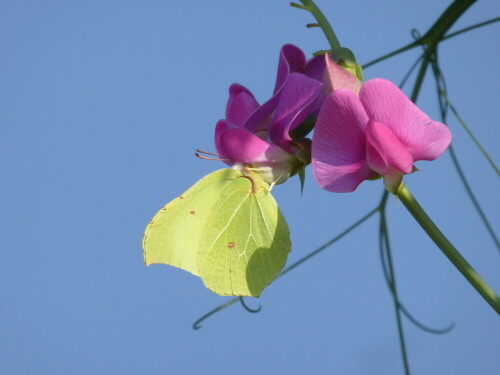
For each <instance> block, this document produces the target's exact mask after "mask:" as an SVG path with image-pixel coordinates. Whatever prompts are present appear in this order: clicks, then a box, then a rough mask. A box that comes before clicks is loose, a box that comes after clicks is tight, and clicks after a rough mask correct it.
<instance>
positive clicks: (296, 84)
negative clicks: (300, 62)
mask: <svg viewBox="0 0 500 375" xmlns="http://www.w3.org/2000/svg"><path fill="white" fill-rule="evenodd" d="M320 93H321V83H319V82H318V81H316V80H314V79H312V78H309V77H307V76H305V75H303V74H300V73H292V74H290V75H289V76H288V78H287V80H286V82H285V84H284V86H283V88H282V89H281V94H280V97H279V100H278V104H277V106H276V111H275V113H274V116H273V119H272V120H271V124H270V126H269V136H270V139H271V141H272V142H273V143H275V144H277V145H279V146H281V147H283V148H284V149H285V150H287V151H288V152H293V150H292V149H291V145H289V143H290V141H291V140H292V139H291V138H290V135H289V133H290V131H292V130H293V129H295V128H296V127H297V126H299V125H300V124H301V123H302V122H303V121H304V120H305V118H306V117H307V115H308V114H309V113H310V112H311V110H312V108H313V107H314V105H315V102H316V99H317V98H318V96H319V95H320Z"/></svg>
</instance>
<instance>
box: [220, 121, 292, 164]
mask: <svg viewBox="0 0 500 375" xmlns="http://www.w3.org/2000/svg"><path fill="white" fill-rule="evenodd" d="M220 144H221V146H222V148H223V149H224V152H225V154H224V155H225V156H227V157H229V158H230V159H231V160H233V161H234V162H238V163H262V162H265V163H281V162H286V161H288V160H290V159H291V158H293V155H291V154H289V153H288V152H286V151H285V150H283V149H282V148H281V147H279V146H276V145H273V144H271V143H268V142H266V141H264V140H262V139H260V138H259V137H257V136H256V135H255V134H253V133H251V132H250V131H248V130H247V129H242V128H234V129H229V130H226V131H225V132H223V133H222V134H221V135H220Z"/></svg>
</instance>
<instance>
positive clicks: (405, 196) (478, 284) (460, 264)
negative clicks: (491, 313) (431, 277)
mask: <svg viewBox="0 0 500 375" xmlns="http://www.w3.org/2000/svg"><path fill="white" fill-rule="evenodd" d="M397 196H398V197H399V199H400V200H401V202H403V204H404V205H405V207H406V208H407V209H408V211H409V212H410V213H411V215H412V216H413V217H414V219H415V220H416V221H417V222H418V223H419V224H420V226H421V227H422V229H423V230H425V232H426V233H427V235H428V236H429V237H430V238H431V239H432V240H433V241H434V243H435V244H436V245H437V246H438V247H439V248H440V249H441V251H442V252H443V253H444V255H446V257H447V258H448V259H449V260H450V261H451V262H452V263H453V265H454V266H455V267H456V268H457V269H458V270H459V271H460V273H461V274H462V275H463V276H464V277H465V278H466V279H467V281H469V283H470V284H471V285H472V286H473V287H474V288H475V289H476V290H477V291H478V293H479V294H480V295H481V296H482V297H483V298H484V299H485V300H486V302H488V303H489V304H490V306H491V307H492V308H493V309H494V310H495V311H496V312H497V314H500V298H499V297H498V296H497V295H496V293H495V292H494V291H493V289H491V288H490V286H489V285H488V284H487V283H486V282H485V281H484V280H483V279H482V278H481V276H479V274H478V273H477V272H476V271H475V270H474V268H472V266H471V265H470V264H469V263H468V262H467V261H466V260H465V258H464V257H463V256H462V255H461V254H460V253H459V252H458V250H457V249H455V247H454V246H453V245H452V244H451V242H450V241H449V240H448V239H447V238H446V237H445V235H444V234H443V233H442V232H441V231H440V230H439V228H438V227H437V226H436V225H435V224H434V223H433V221H432V220H431V219H430V217H429V216H427V214H426V213H425V211H424V210H423V209H422V207H421V206H420V205H419V204H418V202H417V201H416V199H415V198H414V197H413V195H412V194H411V193H410V191H409V190H408V189H407V188H406V186H405V185H404V184H401V186H400V187H399V189H398V191H397Z"/></svg>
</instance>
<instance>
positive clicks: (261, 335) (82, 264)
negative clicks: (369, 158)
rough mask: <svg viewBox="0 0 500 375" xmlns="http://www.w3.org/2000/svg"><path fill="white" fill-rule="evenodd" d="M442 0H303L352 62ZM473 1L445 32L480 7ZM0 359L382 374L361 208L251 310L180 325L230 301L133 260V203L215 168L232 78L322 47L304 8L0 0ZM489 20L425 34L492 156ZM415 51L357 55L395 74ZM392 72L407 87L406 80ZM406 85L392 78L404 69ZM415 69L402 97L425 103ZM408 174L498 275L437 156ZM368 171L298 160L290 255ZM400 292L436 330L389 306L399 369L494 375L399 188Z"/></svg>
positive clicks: (462, 245)
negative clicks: (322, 182)
mask: <svg viewBox="0 0 500 375" xmlns="http://www.w3.org/2000/svg"><path fill="white" fill-rule="evenodd" d="M448 3H449V1H446V2H436V1H430V0H425V1H420V2H404V4H403V5H402V2H401V1H396V0H383V1H379V2H377V6H376V7H372V6H370V5H371V4H372V3H371V2H367V1H362V0H351V1H349V2H330V1H321V0H318V5H319V6H320V7H321V8H322V10H323V11H324V13H325V14H326V15H327V16H328V17H329V19H330V21H331V23H332V25H333V27H334V29H335V31H336V33H337V36H338V37H339V39H340V41H341V43H342V44H343V45H345V46H347V47H349V48H351V49H352V50H353V51H354V52H355V54H356V57H357V59H358V61H359V62H360V63H365V62H368V61H370V60H371V59H374V58H376V57H378V56H380V55H382V54H384V53H387V52H390V51H392V50H393V49H396V48H398V47H400V46H402V45H404V44H406V43H408V42H409V41H411V36H410V30H411V29H412V28H414V27H415V28H417V29H419V30H420V31H421V32H422V33H423V32H425V31H426V30H427V28H428V27H429V26H430V25H431V24H432V23H433V22H434V21H435V20H436V19H437V17H438V16H439V14H441V12H442V11H443V10H444V9H445V8H446V7H447V5H448ZM499 11H500V6H499V4H498V2H497V1H494V0H489V1H486V0H485V1H480V2H477V3H476V4H474V5H472V6H471V8H470V9H469V10H468V11H467V13H466V14H465V15H464V16H463V17H462V18H461V19H460V20H459V21H458V22H457V23H456V24H455V26H454V27H453V30H458V29H460V28H462V27H466V26H469V25H472V24H475V23H478V22H481V21H485V20H487V19H490V18H492V17H496V16H498V14H499ZM0 18H1V22H0V49H1V51H2V58H1V59H0V72H2V83H1V84H0V103H1V104H0V124H1V126H2V130H3V132H2V137H1V141H0V142H1V148H0V149H1V152H2V157H1V159H0V160H1V169H0V170H1V172H2V176H3V183H2V184H1V187H0V191H1V193H2V197H3V199H2V210H0V220H1V225H2V228H3V229H2V234H3V235H2V236H1V239H0V244H1V248H2V252H1V255H0V299H1V301H2V303H1V304H0V373H2V374H19V375H24V374H89V373H92V374H115V373H120V374H140V373H147V374H151V375H154V374H165V373H168V374H193V373H215V372H217V373H220V374H230V373H231V374H232V373H235V372H237V373H239V374H255V373H262V374H268V373H286V374H304V373H314V374H324V373H325V374H326V373H336V374H401V373H402V364H401V358H400V355H399V346H398V340H397V331H396V323H395V316H394V308H393V304H392V300H391V296H390V293H389V291H388V289H387V287H386V285H385V282H384V279H383V275H382V270H381V265H380V259H379V255H378V248H377V235H378V229H377V226H378V222H377V219H376V218H372V219H371V220H370V221H369V222H367V223H365V224H363V225H362V226H361V227H359V228H358V229H357V230H356V231H355V232H353V233H351V234H350V235H348V236H347V237H345V238H343V239H342V240H341V241H339V242H338V243H336V244H335V245H334V246H332V247H331V248H329V249H328V250H326V251H325V252H324V253H322V254H321V255H318V256H317V257H315V258H313V259H312V260H310V261H309V262H307V263H306V264H304V265H302V266H301V267H299V268H298V269H296V270H294V271H293V272H290V273H289V274H288V275H287V276H286V277H283V278H282V279H280V280H278V281H276V282H275V283H273V284H272V285H271V286H269V287H268V288H267V289H266V290H265V292H264V293H263V295H262V296H261V298H259V299H258V300H254V299H249V300H248V304H249V305H250V306H252V307H256V306H258V305H259V304H260V305H262V311H261V312H260V313H259V314H249V313H248V312H246V311H244V310H243V309H242V308H241V307H240V306H239V305H234V306H232V307H231V308H229V309H227V310H224V311H222V312H220V313H219V314H217V315H215V316H213V317H212V318H211V319H209V320H207V321H206V322H204V326H203V329H201V330H199V331H193V330H192V329H191V324H192V323H193V322H194V321H195V320H196V319H197V318H199V317H200V316H201V315H203V314H204V313H206V312H207V311H209V310H210V309H212V308H214V307H215V306H217V305H219V304H221V303H224V302H225V301H227V300H228V299H227V298H223V297H220V296H217V295H214V294H212V293H211V292H209V291H208V290H207V289H205V287H204V286H203V284H202V283H201V281H200V280H199V279H198V278H196V277H194V276H192V275H191V274H188V273H187V272H184V271H181V270H178V269H175V268H172V267H168V266H164V265H155V266H151V267H146V266H145V265H144V263H143V258H142V250H141V240H142V235H143V232H144V229H145V226H146V225H147V223H148V222H149V220H150V219H151V218H152V216H153V215H154V214H155V213H156V211H157V210H159V209H160V208H161V207H162V206H163V205H164V204H166V203H167V202H168V201H169V200H171V199H173V198H175V197H176V196H178V195H179V194H180V193H181V192H183V191H184V190H186V189H187V188H188V187H190V186H191V185H192V184H194V183H195V182H196V181H197V180H198V179H200V178H201V177H203V176H204V175H206V174H208V173H210V172H212V171H214V170H216V169H219V168H222V167H223V164H222V163H219V162H215V161H214V162H211V161H203V160H200V159H197V158H196V157H195V156H194V151H195V149H196V148H201V149H205V150H213V148H214V146H213V130H214V126H215V123H216V122H217V120H218V119H220V118H222V117H223V116H224V110H225V105H226V100H227V95H228V94H227V89H228V87H229V85H230V84H231V83H233V82H238V83H241V84H243V85H245V86H247V87H248V88H249V89H250V90H252V91H253V92H254V93H255V95H256V97H257V98H258V100H260V101H263V100H265V99H266V98H267V97H269V95H270V94H271V90H272V89H273V86H274V79H275V72H276V66H277V60H278V52H279V48H280V47H281V46H282V45H283V44H285V43H293V44H296V45H297V46H299V47H301V48H302V49H303V50H304V51H305V52H306V54H307V55H308V56H310V55H311V54H312V52H314V51H316V50H319V49H324V48H327V44H326V41H325V39H324V36H323V35H322V34H321V32H320V31H319V30H318V29H312V30H308V29H306V28H305V27H304V25H305V24H306V23H309V22H312V21H313V20H312V18H311V16H310V15H309V14H308V13H306V12H303V11H300V10H297V9H294V8H291V7H289V6H288V2H287V1H272V2H270V1H263V0H260V1H252V2H250V1H219V2H206V1H189V2H188V1H185V2H165V1H145V2H139V1H137V2H135V1H106V2H98V1H86V2H80V1H46V2H34V1H15V2H14V1H3V2H1V3H0ZM499 31H500V26H499V25H498V24H494V25H490V26H488V27H485V28H482V29H479V30H475V31H472V32H470V33H468V34H465V35H462V36H461V37H457V38H454V39H450V40H449V41H447V42H445V43H443V45H442V47H441V49H440V61H441V64H442V69H443V71H444V74H445V76H446V78H447V82H448V89H449V96H450V99H451V100H452V102H453V103H454V104H455V106H456V107H457V108H458V109H459V111H460V113H461V115H462V117H463V118H464V119H465V120H466V121H468V123H469V125H470V126H471V128H472V129H473V131H474V132H475V134H476V136H477V137H478V138H479V139H480V140H481V142H482V144H483V145H484V147H485V148H486V149H487V150H488V151H489V152H490V153H491V155H492V157H493V159H494V160H496V161H498V160H499V159H500V158H499V156H500V154H499V148H498V129H497V126H498V124H497V119H498V118H499V117H500V107H499V106H498V89H497V87H498V84H499V82H498V77H499V76H498V71H497V69H498V66H497V65H498V64H497V62H498V60H499V59H500V51H499V50H498V48H497V46H498V33H499ZM417 56H418V51H411V52H407V53H405V54H403V55H401V56H398V57H396V58H394V59H392V60H389V61H386V62H383V63H380V64H378V65H376V66H374V67H371V68H369V69H366V70H365V71H364V74H365V78H366V79H370V78H374V77H384V78H387V79H390V80H393V81H394V82H399V81H400V80H401V78H402V77H403V76H404V74H405V72H406V71H407V69H408V68H409V66H410V65H411V64H412V63H413V61H414V60H415V59H416V57H417ZM408 87H410V86H408ZM408 87H407V88H408ZM436 103H437V102H436V95H435V89H434V83H433V81H432V80H431V79H430V76H429V77H428V79H427V80H426V81H425V83H424V87H423V91H422V93H421V96H420V98H419V101H418V104H419V105H420V106H421V108H422V109H423V110H424V111H425V112H426V113H428V114H429V115H430V116H431V117H433V118H435V119H438V109H437V104H436ZM448 125H449V126H450V128H451V130H452V133H453V137H454V138H453V145H454V147H455V149H456V151H457V153H458V155H459V159H460V161H461V163H462V165H463V168H464V170H465V172H466V173H467V176H468V178H469V179H470V181H471V183H472V186H473V188H474V191H475V192H476V194H477V196H478V197H479V199H480V202H481V204H482V206H483V208H484V211H485V213H486V214H487V216H488V217H489V219H490V221H491V223H492V224H493V226H494V227H497V228H498V223H499V220H500V214H499V211H500V206H499V201H498V195H497V192H498V188H499V184H498V177H496V176H495V173H494V172H493V170H492V169H491V167H490V166H489V165H488V163H487V162H486V161H485V159H484V157H483V156H482V155H481V154H480V152H479V151H478V150H477V148H476V147H475V146H474V144H473V143H472V141H471V140H470V138H468V136H467V135H466V133H465V132H464V130H463V129H462V128H461V127H460V125H459V124H458V122H457V121H455V120H454V119H453V118H452V117H451V116H450V121H449V124H448ZM418 167H419V169H420V170H421V171H420V172H418V173H415V174H413V175H411V176H408V177H407V178H406V183H407V186H408V187H409V188H410V190H411V191H412V192H413V194H414V195H415V196H416V197H417V199H418V200H419V201H420V203H421V204H422V206H423V207H424V208H425V209H426V210H427V212H428V213H429V214H430V216H431V217H432V218H433V219H434V220H435V222H436V223H437V224H438V225H439V226H440V227H441V229H442V230H443V231H444V233H445V234H446V235H448V237H449V239H450V240H451V241H452V242H453V243H454V244H455V245H456V246H457V247H458V249H459V250H460V251H461V252H462V254H463V255H464V256H465V257H466V258H467V259H468V260H469V261H470V263H471V264H472V265H473V266H474V267H475V268H476V269H477V270H478V271H479V273H480V274H481V275H482V276H483V277H484V278H485V280H486V281H487V282H488V283H489V284H490V285H491V286H492V287H493V289H495V290H496V291H497V292H500V273H499V271H498V270H499V269H500V258H499V253H498V250H497V249H496V248H495V246H494V243H493V242H492V240H491V238H490V237H489V236H488V234H487V232H486V230H485V228H484V226H483V225H482V224H481V223H480V220H479V217H478V215H477V213H476V212H475V211H474V210H473V208H472V204H471V203H470V201H469V200H468V198H467V196H466V194H465V191H464V189H463V187H462V186H461V184H460V181H459V179H458V177H457V173H456V172H455V170H454V169H453V166H452V164H451V160H450V157H449V155H448V154H444V155H443V156H442V157H441V158H440V159H438V160H437V161H436V162H433V163H428V162H427V163H426V162H421V163H419V164H418ZM381 193H382V184H381V182H380V181H376V182H365V183H363V184H362V185H361V186H360V188H359V189H358V190H357V191H356V192H354V193H352V194H332V193H328V192H326V191H323V190H321V189H320V188H319V187H318V186H316V185H315V183H314V179H313V177H312V174H311V171H310V170H308V172H307V181H306V188H305V191H304V194H303V195H302V196H301V195H300V185H299V181H298V179H297V178H294V179H291V180H290V181H289V182H287V183H286V184H284V185H280V186H276V187H275V188H274V189H273V195H274V196H275V198H276V200H277V201H278V203H279V205H280V207H281V209H282V211H283V213H284V215H285V217H286V219H287V221H288V224H289V227H290V229H291V233H292V234H291V235H292V241H293V251H292V253H291V254H290V257H289V261H288V262H289V264H290V263H291V262H293V261H295V260H297V259H299V258H300V257H302V256H304V255H305V254H307V253H308V252H309V251H311V250H313V249H315V248H316V247H318V246H319V245H321V244H322V243H324V242H326V241H328V240H329V239H330V238H332V237H334V236H335V235H336V234H337V233H339V232H341V231H342V230H343V229H344V228H346V227H347V226H349V225H350V224H352V223H353V222H354V221H355V220H357V219H358V218H360V217H361V216H363V215H364V214H365V213H366V212H368V211H369V210H370V209H372V208H373V207H374V206H375V205H376V204H377V202H378V200H379V199H380V196H381ZM388 215H389V231H390V234H391V241H392V245H393V252H394V254H393V256H394V261H395V267H396V275H397V281H398V288H399V291H400V296H401V299H402V301H403V303H404V304H405V305H406V307H407V308H408V309H409V310H410V311H412V313H413V314H414V315H415V316H416V317H418V318H419V319H420V320H422V321H423V322H425V323H427V324H429V325H431V326H436V327H443V326H446V325H448V324H449V323H451V322H455V323H456V328H455V329H454V330H453V331H452V332H451V333H449V334H447V335H443V336H435V335H430V334H428V333H425V332H422V331H420V330H418V329H417V328H415V327H414V326H413V325H411V324H410V323H409V322H408V320H404V327H405V332H406V334H407V345H408V351H409V360H410V366H411V369H412V371H413V373H415V374H444V373H450V374H451V373H453V374H471V373H477V374H479V373H480V374H494V373H496V372H497V371H498V349H497V348H498V345H499V340H498V337H499V335H500V324H499V320H498V316H497V315H496V314H495V313H494V312H493V310H492V309H491V308H490V307H489V306H488V305H487V304H486V303H485V302H484V301H483V300H482V298H481V297H479V295H478V294H477V293H476V292H475V291H474V290H473V289H472V287H471V286H469V285H468V284H467V282H466V281H465V280H464V278H463V277H462V276H461V275H460V274H459V273H458V272H457V271H456V270H455V269H454V268H453V267H452V266H451V264H450V263H449V262H448V260H447V259H446V258H445V257H444V256H443V255H442V254H441V252H440V251H439V250H438V249H437V248H436V247H435V245H434V244H433V243H432V242H431V241H430V240H429V239H428V238H427V237H426V236H425V234H424V233H423V231H422V230H421V229H420V228H419V227H418V226H417V225H416V224H415V223H414V222H413V220H412V219H411V217H410V216H409V214H408V213H407V212H406V210H405V209H404V207H403V206H402V205H401V204H398V203H397V202H395V201H391V202H389V208H388Z"/></svg>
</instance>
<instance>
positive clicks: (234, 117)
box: [226, 83, 259, 127]
mask: <svg viewBox="0 0 500 375" xmlns="http://www.w3.org/2000/svg"><path fill="white" fill-rule="evenodd" d="M258 106H259V103H257V101H256V100H255V98H254V96H253V94H252V93H251V92H250V91H249V90H248V89H247V88H245V87H243V86H241V85H239V84H237V83H234V84H232V85H231V86H230V87H229V100H228V101H227V106H226V119H227V120H228V121H229V122H232V123H233V124H235V125H238V126H240V127H241V126H243V124H244V123H245V121H246V120H247V119H248V117H249V116H250V114H251V113H252V112H253V111H254V110H255V109H256V108H257V107H258Z"/></svg>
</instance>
